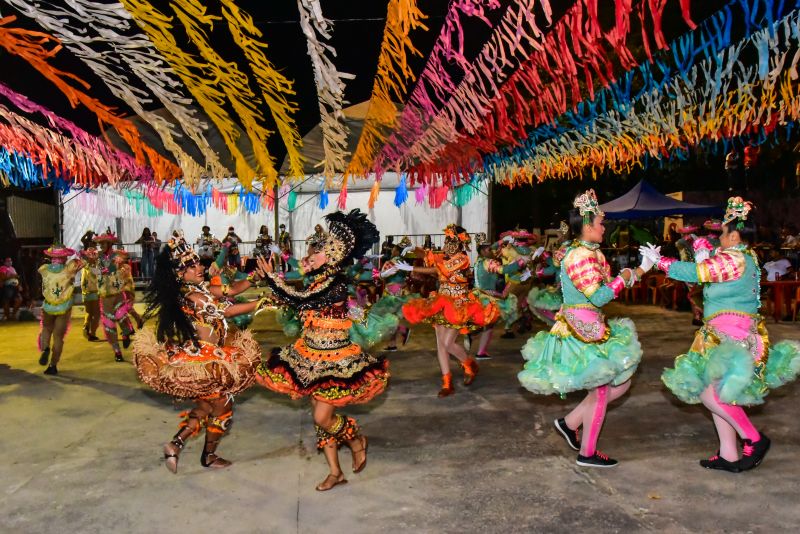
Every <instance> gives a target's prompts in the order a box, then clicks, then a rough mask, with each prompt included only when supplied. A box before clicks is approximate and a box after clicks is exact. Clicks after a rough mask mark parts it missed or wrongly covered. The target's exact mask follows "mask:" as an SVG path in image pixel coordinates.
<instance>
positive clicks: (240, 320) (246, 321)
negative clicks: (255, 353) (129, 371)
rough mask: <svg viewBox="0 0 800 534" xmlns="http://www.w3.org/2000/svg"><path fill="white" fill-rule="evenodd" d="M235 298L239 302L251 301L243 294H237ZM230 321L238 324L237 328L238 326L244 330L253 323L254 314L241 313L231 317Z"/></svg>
mask: <svg viewBox="0 0 800 534" xmlns="http://www.w3.org/2000/svg"><path fill="white" fill-rule="evenodd" d="M233 300H234V301H235V302H237V303H242V302H249V301H248V299H246V298H244V297H243V296H241V295H237V296H236V297H235V298H234V299H233ZM229 321H230V322H232V323H233V324H234V325H236V328H238V329H239V330H244V329H245V328H247V327H249V326H250V325H251V324H252V322H253V314H252V313H242V314H240V315H234V316H233V317H231V318H230V319H229Z"/></svg>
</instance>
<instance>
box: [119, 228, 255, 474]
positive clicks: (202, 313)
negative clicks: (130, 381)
mask: <svg viewBox="0 0 800 534" xmlns="http://www.w3.org/2000/svg"><path fill="white" fill-rule="evenodd" d="M176 234H177V235H173V237H172V239H170V240H169V241H168V243H167V246H165V247H164V249H163V250H162V251H161V252H160V253H159V255H158V256H157V258H156V267H155V275H154V276H153V279H152V281H151V283H150V288H149V290H148V293H147V295H146V297H145V300H146V302H147V312H146V317H148V318H150V317H156V318H157V320H158V325H157V327H156V332H155V333H153V331H152V330H150V329H149V328H146V329H144V330H142V331H140V332H139V333H138V334H136V335H135V336H134V339H133V349H132V350H133V364H134V366H135V367H136V371H137V372H138V374H139V378H140V379H141V380H142V382H144V383H145V384H147V385H148V386H150V387H151V388H153V389H154V390H156V391H158V392H161V393H166V394H167V395H172V396H174V397H179V398H188V399H193V400H194V402H195V407H194V408H193V409H192V410H191V411H190V412H186V413H183V414H181V415H182V417H183V418H184V419H183V421H182V422H181V424H180V430H179V431H178V433H177V434H175V436H174V437H173V438H172V441H170V442H169V443H167V444H166V445H164V460H165V463H166V467H167V469H169V470H170V471H171V472H172V473H177V472H178V457H179V455H180V453H181V450H183V447H184V444H185V443H186V440H187V439H188V438H189V437H191V436H196V435H197V434H198V433H199V432H200V429H201V428H202V427H205V428H206V436H205V445H204V446H203V453H202V454H201V456H200V464H201V465H202V466H203V467H210V468H223V467H228V466H229V465H231V462H229V461H228V460H225V459H224V458H222V457H220V456H218V455H217V454H216V450H217V445H218V444H219V441H220V439H222V436H223V435H224V434H225V432H226V431H227V430H228V427H229V426H230V424H231V421H232V420H233V395H235V394H236V393H239V392H240V391H243V390H245V389H247V388H248V387H249V386H250V385H251V384H252V383H253V380H254V378H255V372H256V368H257V366H258V364H259V363H260V361H261V349H260V347H259V345H258V343H257V342H256V341H255V340H254V339H253V337H252V336H251V335H250V332H249V331H243V332H239V333H236V332H235V331H234V330H233V329H229V328H228V318H230V317H233V316H235V315H238V314H241V313H251V312H255V311H257V310H259V309H260V308H262V307H263V306H264V305H265V303H266V299H261V300H259V301H254V302H247V303H240V304H230V303H229V302H227V301H226V300H220V298H219V296H218V295H214V294H212V292H211V291H210V290H209V288H208V286H207V285H206V284H205V283H204V282H203V280H204V274H205V267H203V265H202V264H201V263H200V258H199V256H198V255H197V254H196V253H195V252H194V251H193V250H192V246H191V245H190V244H188V243H187V242H186V241H185V240H184V238H183V236H182V235H181V234H180V233H176ZM247 283H249V282H247Z"/></svg>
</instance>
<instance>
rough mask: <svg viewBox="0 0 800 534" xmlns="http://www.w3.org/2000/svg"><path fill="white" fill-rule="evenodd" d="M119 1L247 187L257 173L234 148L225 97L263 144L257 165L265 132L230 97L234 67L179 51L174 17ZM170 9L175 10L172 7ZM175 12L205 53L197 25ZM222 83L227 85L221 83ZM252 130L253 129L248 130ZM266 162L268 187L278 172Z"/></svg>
mask: <svg viewBox="0 0 800 534" xmlns="http://www.w3.org/2000/svg"><path fill="white" fill-rule="evenodd" d="M120 2H121V3H122V5H123V6H124V7H125V9H127V10H128V12H129V13H130V14H131V15H132V16H133V18H134V20H136V23H137V24H138V25H139V27H140V28H142V30H143V31H144V32H145V33H146V34H147V36H148V37H149V38H150V41H151V42H152V43H153V45H154V46H155V47H156V48H157V49H158V51H159V52H161V54H162V55H163V56H164V58H165V59H166V60H167V62H168V63H169V64H170V66H171V67H172V68H173V70H174V71H175V73H176V74H177V75H178V76H179V77H180V78H181V81H183V83H184V84H186V87H187V89H188V90H189V92H190V93H191V94H192V96H193V97H194V99H195V100H196V101H197V103H198V104H199V105H200V107H201V108H202V109H203V111H204V112H205V113H206V115H208V117H209V118H210V119H211V121H212V122H213V123H214V125H215V126H216V127H217V130H219V133H220V135H221V136H222V139H223V141H224V142H225V145H226V146H227V147H228V150H230V152H231V155H232V156H233V160H234V162H235V164H236V176H237V177H238V178H239V181H240V182H242V184H243V185H244V186H245V187H250V185H251V184H252V182H253V179H254V178H255V177H256V171H255V170H254V169H253V168H252V167H251V166H250V164H249V163H248V162H247V160H246V159H245V157H244V155H243V154H242V152H241V150H239V147H238V146H237V141H238V139H239V127H238V126H237V125H236V123H235V122H234V121H233V119H231V117H230V115H229V114H228V113H227V112H226V111H225V109H224V108H223V106H224V105H225V102H226V97H228V99H229V101H230V102H231V106H232V107H233V108H234V111H236V112H237V114H240V113H244V115H245V116H244V117H241V119H242V124H243V125H244V127H245V130H247V132H248V136H249V137H250V139H251V141H252V140H253V139H254V138H255V139H263V140H264V141H263V142H253V149H254V150H255V151H258V149H259V148H263V151H262V152H260V153H259V152H257V153H256V160H257V161H258V163H259V165H261V164H262V161H261V160H263V159H264V152H265V151H266V148H264V147H265V143H266V138H267V136H268V132H265V131H264V130H263V128H261V127H260V126H259V125H258V124H257V123H256V122H255V119H254V118H253V110H252V104H250V106H248V105H247V104H242V103H241V102H240V101H239V99H238V97H236V95H233V97H234V98H231V97H232V95H231V93H230V91H231V89H232V88H231V87H230V86H229V85H230V81H231V80H230V79H229V75H230V78H233V79H236V75H235V74H234V73H233V72H230V71H229V70H228V69H231V68H233V69H235V68H236V67H235V65H232V64H227V63H224V62H222V61H221V59H220V63H218V64H214V63H213V62H212V61H209V60H208V58H205V57H204V59H205V61H204V62H201V61H198V59H196V58H195V57H194V56H193V55H192V54H190V53H189V52H186V51H184V50H182V49H181V48H180V47H179V46H178V43H177V42H176V41H175V37H174V36H173V35H172V33H171V30H172V27H173V26H172V20H173V17H170V16H167V15H165V14H163V13H161V12H160V11H159V10H157V9H156V8H155V7H153V5H152V4H150V2H148V1H147V0H120ZM182 3H184V2H179V4H182ZM173 7H175V5H174V4H173ZM200 9H202V7H200ZM176 11H177V12H178V13H179V19H180V21H181V23H182V24H184V25H185V26H186V31H187V33H188V34H189V35H190V37H192V38H198V39H200V40H201V43H195V44H197V45H198V48H200V44H205V45H206V47H207V48H208V50H210V47H208V44H207V42H206V39H205V34H203V31H202V29H201V27H200V26H199V25H198V23H196V22H195V20H194V19H192V18H191V17H190V16H188V14H186V12H185V11H183V10H181V9H176ZM203 19H204V20H207V21H208V23H209V24H210V22H211V19H212V18H211V17H207V16H204V17H203ZM212 52H213V51H212ZM217 57H218V56H217ZM236 72H238V74H239V75H241V76H243V75H242V73H241V72H239V71H238V69H236ZM223 80H224V81H226V82H228V85H227V86H226V85H224V84H223V83H222V82H223ZM246 91H247V92H249V94H250V95H252V92H251V91H250V90H249V88H246ZM252 128H256V129H255V130H254V131H251V129H252ZM259 158H260V159H259ZM266 160H267V163H268V164H267V166H266V168H265V169H262V170H263V172H264V173H266V181H267V183H268V184H269V185H270V187H271V186H273V185H274V184H275V180H276V179H277V173H276V172H275V169H274V167H273V165H272V160H271V159H270V158H269V157H268V155H267V157H266ZM270 180H271V181H270Z"/></svg>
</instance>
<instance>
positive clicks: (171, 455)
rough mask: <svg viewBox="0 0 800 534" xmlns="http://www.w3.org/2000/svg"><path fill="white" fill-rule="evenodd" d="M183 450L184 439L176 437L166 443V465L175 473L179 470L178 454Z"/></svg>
mask: <svg viewBox="0 0 800 534" xmlns="http://www.w3.org/2000/svg"><path fill="white" fill-rule="evenodd" d="M182 450H183V440H182V439H181V438H175V439H173V440H172V441H170V442H168V443H167V444H166V445H164V465H165V466H166V467H167V469H169V472H170V473H172V474H173V475H174V474H176V473H177V472H178V456H179V455H180V454H181V451H182Z"/></svg>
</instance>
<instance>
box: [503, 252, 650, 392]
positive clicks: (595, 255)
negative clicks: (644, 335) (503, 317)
mask: <svg viewBox="0 0 800 534" xmlns="http://www.w3.org/2000/svg"><path fill="white" fill-rule="evenodd" d="M610 271H611V270H610V267H609V265H608V263H607V262H606V259H605V256H603V253H602V252H600V250H599V245H598V244H596V243H586V242H583V241H577V240H576V241H573V242H572V243H570V244H568V245H567V246H566V250H565V254H564V258H563V260H562V262H561V266H560V269H559V280H560V282H561V291H562V293H563V298H564V303H563V305H562V306H561V308H560V310H559V311H558V313H557V314H556V315H555V324H554V325H553V327H552V328H551V329H550V331H548V332H544V331H542V332H539V333H537V334H536V335H535V336H534V337H533V338H531V339H529V340H528V341H527V343H526V344H525V346H524V347H523V348H522V356H523V357H524V358H525V360H527V363H526V364H525V367H524V368H523V370H522V371H521V372H520V373H519V375H518V378H519V381H520V383H521V384H522V385H523V386H524V387H525V388H526V389H528V390H530V391H532V392H534V393H538V394H541V395H550V394H554V393H555V394H559V395H562V396H563V395H565V394H566V393H569V392H572V391H578V390H583V389H593V388H597V387H600V386H606V385H608V384H611V385H614V386H617V385H620V384H623V383H625V382H627V381H628V380H629V379H630V378H631V376H632V375H633V373H634V372H635V371H636V368H637V366H638V365H639V361H640V360H641V358H642V349H641V346H640V345H639V340H638V338H637V335H636V327H635V326H634V324H633V322H632V321H631V320H630V319H626V318H619V319H611V320H610V321H607V320H606V318H605V316H604V315H603V313H602V310H601V308H602V307H603V306H604V305H606V304H607V303H609V302H610V301H611V300H613V299H614V298H616V297H617V296H618V295H619V293H620V291H621V290H622V288H623V287H624V286H625V281H624V280H623V278H622V277H620V276H617V277H616V278H612V277H611V272H610Z"/></svg>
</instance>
